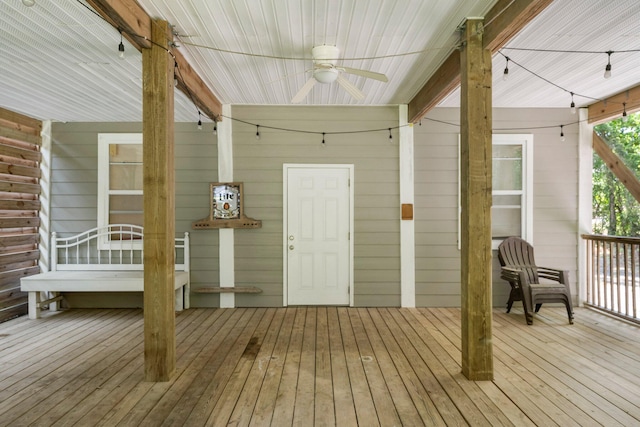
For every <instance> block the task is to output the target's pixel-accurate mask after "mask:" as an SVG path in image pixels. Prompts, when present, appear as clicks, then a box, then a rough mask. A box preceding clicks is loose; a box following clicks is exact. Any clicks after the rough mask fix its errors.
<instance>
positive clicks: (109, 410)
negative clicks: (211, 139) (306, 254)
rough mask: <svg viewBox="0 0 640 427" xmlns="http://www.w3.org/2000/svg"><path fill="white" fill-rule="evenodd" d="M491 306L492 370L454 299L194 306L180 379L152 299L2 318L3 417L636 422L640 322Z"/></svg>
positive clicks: (60, 422)
mask: <svg viewBox="0 0 640 427" xmlns="http://www.w3.org/2000/svg"><path fill="white" fill-rule="evenodd" d="M563 312H564V309H563V308H561V307H546V306H545V307H543V309H542V310H541V311H540V313H537V314H536V315H535V316H534V324H533V325H531V326H527V325H526V323H525V321H524V316H523V314H522V312H521V310H519V309H518V308H514V309H513V310H512V313H510V314H506V313H504V311H503V310H501V309H496V310H494V312H493V345H494V367H495V379H494V380H493V381H478V382H473V381H468V380H466V379H465V378H464V376H463V375H462V374H461V372H460V371H461V367H460V346H461V339H460V310H459V309H455V308H415V309H398V308H346V307H290V308H278V309H276V308H239V309H190V310H186V311H184V312H182V313H180V314H178V315H177V318H176V334H177V337H176V338H177V339H176V342H177V352H176V355H177V363H176V373H175V375H174V377H173V378H172V380H171V381H168V382H164V383H150V382H145V381H144V372H143V336H144V335H143V316H142V312H141V310H136V309H126V310H82V309H78V310H68V311H63V312H58V313H47V312H45V313H44V315H43V317H42V319H38V320H28V319H26V318H18V319H13V320H11V321H8V322H5V323H3V324H0V425H27V424H34V425H43V426H45V425H46V426H48V425H55V426H96V425H104V426H114V425H146V426H160V425H166V426H180V425H186V426H191V425H205V424H206V425H230V424H231V425H239V426H247V425H252V426H267V425H273V426H282V425H316V426H323V425H329V426H331V425H340V426H354V425H361V426H375V425H382V426H387V425H429V426H444V425H461V426H465V425H473V426H481V425H486V426H534V425H545V426H547V425H549V426H552V425H607V426H629V425H640V340H638V336H639V334H640V328H638V326H636V325H634V324H630V323H628V322H624V321H620V320H617V319H614V318H611V317H609V316H607V315H605V314H602V313H599V312H597V311H593V310H589V309H583V308H576V322H575V324H574V325H569V324H568V323H567V321H566V312H564V313H563Z"/></svg>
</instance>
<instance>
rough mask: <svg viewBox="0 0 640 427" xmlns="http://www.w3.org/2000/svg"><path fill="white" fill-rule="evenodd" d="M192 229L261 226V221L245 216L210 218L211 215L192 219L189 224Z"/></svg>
mask: <svg viewBox="0 0 640 427" xmlns="http://www.w3.org/2000/svg"><path fill="white" fill-rule="evenodd" d="M191 228H192V229H194V230H209V229H216V228H262V221H260V220H259V219H253V218H249V217H247V216H245V217H242V218H235V219H212V218H211V217H208V218H203V219H201V220H198V221H194V222H193V223H192V224H191Z"/></svg>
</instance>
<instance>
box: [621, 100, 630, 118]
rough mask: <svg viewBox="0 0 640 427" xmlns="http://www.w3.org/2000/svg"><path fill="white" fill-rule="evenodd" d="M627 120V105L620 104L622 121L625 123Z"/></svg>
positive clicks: (624, 103)
mask: <svg viewBox="0 0 640 427" xmlns="http://www.w3.org/2000/svg"><path fill="white" fill-rule="evenodd" d="M627 120H629V116H627V103H626V102H623V103H622V121H623V122H626V121H627Z"/></svg>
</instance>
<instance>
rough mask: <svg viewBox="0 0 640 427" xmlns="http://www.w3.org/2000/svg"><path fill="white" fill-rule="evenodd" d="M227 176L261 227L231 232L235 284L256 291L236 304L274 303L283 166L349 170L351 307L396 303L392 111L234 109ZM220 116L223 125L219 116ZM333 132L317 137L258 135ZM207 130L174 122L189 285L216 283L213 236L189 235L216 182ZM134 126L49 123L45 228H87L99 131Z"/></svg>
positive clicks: (112, 298)
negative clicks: (239, 185)
mask: <svg viewBox="0 0 640 427" xmlns="http://www.w3.org/2000/svg"><path fill="white" fill-rule="evenodd" d="M232 112H233V113H232V114H233V116H234V117H235V118H238V119H241V120H245V121H248V122H250V123H258V124H260V125H261V126H263V127H262V128H261V131H260V133H261V135H262V137H261V139H260V140H256V138H255V133H256V128H255V126H250V125H246V124H243V123H240V122H235V121H234V122H233V141H234V147H233V150H234V180H235V181H242V182H244V190H245V196H244V197H245V199H244V203H245V214H246V215H247V216H250V217H252V218H255V219H260V220H262V224H263V226H262V228H261V229H256V230H240V229H238V230H235V232H234V239H235V267H236V273H235V278H236V285H237V286H257V287H260V288H262V289H263V293H261V294H247V295H241V294H239V295H236V305H237V306H282V302H283V289H282V283H283V262H282V256H283V253H282V220H283V210H282V209H283V208H282V197H283V194H282V190H283V179H282V165H283V164H284V163H310V164H314V163H315V164H321V163H330V164H354V165H355V183H354V185H355V187H354V190H355V191H354V192H355V209H354V210H355V236H354V239H355V240H354V245H355V248H354V252H355V253H354V276H355V277H354V282H355V286H354V291H355V304H356V305H360V306H373V305H382V306H384V305H392V306H393V305H395V306H397V305H399V304H400V246H399V245H400V241H399V229H400V227H399V220H400V212H399V207H398V206H399V203H400V202H399V201H400V197H399V181H398V175H399V172H398V131H397V129H393V136H394V139H393V141H391V142H390V141H389V132H388V130H387V129H388V128H395V127H397V125H398V108H397V107H370V108H366V109H362V108H358V107H330V108H329V107H264V106H259V107H258V106H242V107H233V109H232ZM225 120H228V119H225ZM267 126H272V127H281V128H287V129H300V130H304V131H318V132H327V133H330V132H339V131H353V130H371V129H383V130H381V131H379V132H363V133H354V134H343V135H327V136H326V137H325V140H326V144H325V146H324V147H323V146H322V144H321V141H322V135H316V134H307V133H297V132H286V131H278V130H272V129H267V128H266V127H267ZM212 127H213V126H212V125H211V124H208V125H206V124H205V129H203V130H202V131H198V130H197V129H196V126H195V124H191V123H180V124H177V125H176V137H175V141H176V142H175V143H176V231H177V232H178V233H182V232H185V231H189V232H190V233H191V254H192V288H198V287H202V286H218V285H219V278H218V271H219V264H218V231H217V230H192V229H191V223H192V222H193V221H195V220H198V219H202V218H205V217H206V216H208V214H209V207H208V206H209V196H208V191H209V183H210V182H216V181H218V173H217V165H218V155H217V150H218V148H217V143H216V142H217V141H216V138H215V137H214V136H213V134H212V132H211V129H212ZM140 131H141V126H140V124H130V123H126V124H115V123H82V124H78V123H76V124H56V125H55V127H54V149H53V156H54V160H53V172H52V174H53V191H52V215H53V224H52V229H53V230H55V231H58V232H60V233H76V232H80V231H84V230H86V229H89V228H91V227H95V226H96V218H97V210H96V209H97V194H96V191H97V140H98V137H97V135H98V133H101V132H140ZM99 298H100V301H99V302H96V301H95V296H94V295H90V294H88V295H87V294H74V295H69V297H68V300H69V301H70V302H71V303H72V304H75V305H76V306H80V305H100V304H104V303H105V302H107V301H108V302H107V305H118V304H122V305H130V306H131V305H132V306H136V305H137V306H139V305H141V301H142V300H141V299H140V298H139V296H135V295H100V297H99ZM192 304H193V306H200V307H217V306H219V298H218V296H217V295H215V294H194V295H192Z"/></svg>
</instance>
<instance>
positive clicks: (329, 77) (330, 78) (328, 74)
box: [313, 68, 338, 83]
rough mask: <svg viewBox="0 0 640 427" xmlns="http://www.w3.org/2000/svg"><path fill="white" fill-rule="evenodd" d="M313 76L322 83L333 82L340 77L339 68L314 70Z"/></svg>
mask: <svg viewBox="0 0 640 427" xmlns="http://www.w3.org/2000/svg"><path fill="white" fill-rule="evenodd" d="M313 78H314V79H316V80H317V81H318V82H320V83H333V82H335V81H336V79H337V78H338V70H336V69H335V68H321V69H317V70H315V71H314V72H313Z"/></svg>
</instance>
